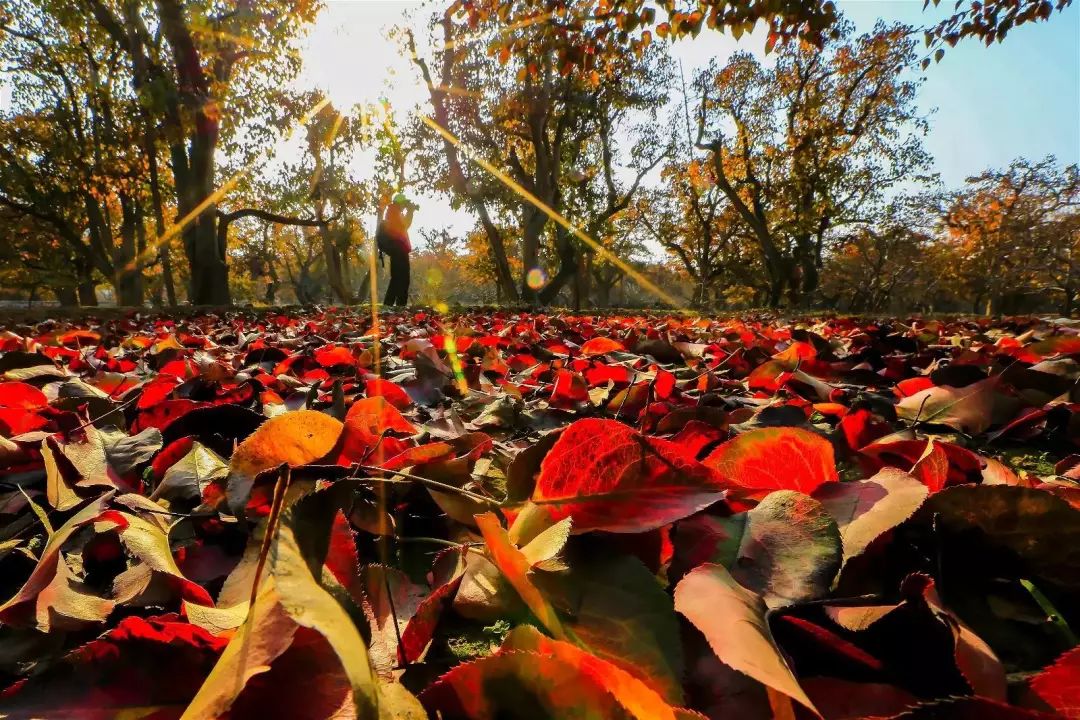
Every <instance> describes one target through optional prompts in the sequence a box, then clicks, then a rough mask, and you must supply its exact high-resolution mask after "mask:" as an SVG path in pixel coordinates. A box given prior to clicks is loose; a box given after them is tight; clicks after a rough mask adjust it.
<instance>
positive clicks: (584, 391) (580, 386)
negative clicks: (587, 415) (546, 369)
mask: <svg viewBox="0 0 1080 720" xmlns="http://www.w3.org/2000/svg"><path fill="white" fill-rule="evenodd" d="M588 401H589V388H588V386H586V385H585V378H583V377H582V376H581V375H580V374H579V373H576V372H571V371H570V370H558V371H556V373H555V386H554V387H553V388H552V390H551V404H552V405H554V406H555V407H563V408H573V407H575V406H577V405H578V404H579V403H585V402H588Z"/></svg>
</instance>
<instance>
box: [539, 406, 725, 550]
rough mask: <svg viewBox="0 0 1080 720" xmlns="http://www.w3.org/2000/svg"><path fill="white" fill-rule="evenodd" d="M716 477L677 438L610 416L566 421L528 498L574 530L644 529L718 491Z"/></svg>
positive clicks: (707, 501) (713, 498) (709, 500)
mask: <svg viewBox="0 0 1080 720" xmlns="http://www.w3.org/2000/svg"><path fill="white" fill-rule="evenodd" d="M723 490H724V486H723V485H722V478H721V477H720V476H719V475H717V474H716V473H714V472H713V471H711V470H709V469H708V468H706V467H705V466H704V465H702V464H701V463H699V462H697V461H696V460H694V458H693V457H692V456H690V455H689V454H687V453H686V451H685V450H684V449H683V448H682V447H681V446H679V445H676V444H675V443H673V442H670V441H668V440H661V439H659V438H651V437H645V436H644V435H642V434H641V433H639V432H637V431H635V430H633V429H631V428H629V427H627V426H626V425H624V424H622V423H620V422H616V421H614V420H602V419H598V418H588V419H585V420H578V421H577V422H575V423H574V424H572V425H571V426H570V427H568V428H566V430H564V431H563V432H562V434H561V435H560V436H559V439H558V440H557V441H556V442H555V445H554V446H553V447H552V448H551V451H550V452H549V453H548V454H547V456H546V457H545V458H544V460H543V462H542V463H541V465H540V475H539V477H538V478H537V480H536V486H535V487H534V489H533V493H532V498H531V499H532V501H533V502H534V503H536V504H537V505H540V506H542V507H544V508H546V509H547V510H548V512H549V513H550V515H551V518H552V519H553V520H560V519H562V518H565V517H567V516H572V517H573V518H574V532H576V533H581V532H587V531H589V530H606V531H608V532H644V531H646V530H654V529H656V528H658V527H661V526H663V525H667V524H668V523H670V522H673V521H675V520H679V519H681V518H684V517H686V516H688V515H691V514H693V513H695V512H697V511H698V510H701V509H703V508H705V507H708V506H709V505H711V504H713V503H714V502H717V501H718V500H720V499H722V498H723Z"/></svg>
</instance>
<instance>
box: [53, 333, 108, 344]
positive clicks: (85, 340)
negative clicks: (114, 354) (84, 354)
mask: <svg viewBox="0 0 1080 720" xmlns="http://www.w3.org/2000/svg"><path fill="white" fill-rule="evenodd" d="M56 342H57V343H58V344H60V345H66V346H68V347H86V346H87V345H97V344H98V343H99V342H101V335H99V334H97V333H96V332H92V331H90V330H70V331H68V332H66V333H63V334H61V335H59V336H58V337H57V338H56Z"/></svg>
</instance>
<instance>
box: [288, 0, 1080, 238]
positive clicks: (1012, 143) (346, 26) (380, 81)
mask: <svg viewBox="0 0 1080 720" xmlns="http://www.w3.org/2000/svg"><path fill="white" fill-rule="evenodd" d="M422 5H423V3H422V2H418V1H414V0H327V2H326V8H325V9H324V10H323V12H322V14H321V15H320V16H319V19H318V20H317V22H316V24H315V26H314V27H313V28H312V30H311V31H310V33H309V35H308V36H307V37H306V38H305V41H304V47H303V50H302V54H303V59H304V70H303V74H302V76H301V78H300V79H299V81H298V82H299V84H300V85H303V86H308V87H319V88H321V89H323V90H324V91H325V92H326V93H327V94H328V95H329V96H330V98H331V99H332V100H333V101H334V103H335V105H337V106H338V107H348V106H350V105H352V104H354V103H358V102H364V101H374V100H377V99H378V98H380V97H386V98H389V99H390V101H391V102H392V103H393V105H394V107H395V109H396V111H397V112H399V113H404V112H407V111H408V110H410V109H411V108H412V107H415V106H416V105H417V104H423V103H424V102H425V100H426V97H427V95H426V89H425V88H424V87H423V85H422V84H421V83H420V80H419V77H418V76H417V75H416V74H415V73H414V72H413V69H412V67H411V66H410V64H409V63H408V62H407V61H406V60H405V59H404V58H403V57H401V55H400V54H399V53H398V50H397V46H396V45H395V44H394V43H393V42H392V41H391V40H389V39H388V38H387V37H386V34H385V29H386V28H388V27H390V26H393V25H397V24H402V23H406V24H413V23H415V24H416V26H417V27H422V25H423V22H422V20H423V17H424V12H423V11H422V10H421V6H422ZM945 5H948V6H950V7H951V6H952V3H951V2H949V0H946V2H944V3H942V6H943V7H944V6H945ZM922 6H923V1H922V0H841V1H840V2H839V3H838V7H839V9H840V11H841V12H843V13H844V15H845V16H846V17H848V18H849V19H850V20H852V21H853V22H854V23H855V26H856V29H857V30H858V31H860V32H864V31H869V30H871V29H872V28H873V26H874V24H875V22H877V20H878V19H879V18H884V19H886V20H889V21H893V20H896V21H901V22H906V23H910V24H913V25H925V24H928V23H930V22H932V21H933V20H934V19H935V17H936V16H934V15H932V14H923V12H922ZM931 12H932V10H931ZM410 18H411V19H410ZM423 37H425V35H424V34H423V33H418V34H417V41H418V42H420V41H421V38H423ZM764 46H765V32H764V30H763V29H760V28H759V29H758V30H757V31H755V32H754V33H752V34H750V35H744V36H743V37H742V38H741V40H740V41H738V42H736V41H735V40H734V38H732V37H731V36H730V35H729V34H720V33H718V32H709V31H708V30H704V31H702V33H701V35H699V36H698V38H696V39H694V40H683V41H679V42H677V43H675V44H673V45H672V47H671V53H672V55H673V56H674V57H675V58H677V59H678V60H680V61H681V62H682V64H683V68H684V70H685V73H686V77H687V78H690V77H692V76H693V74H694V71H695V70H696V69H698V68H700V67H703V66H704V65H706V64H707V63H708V62H709V60H710V59H712V58H714V57H715V58H716V59H717V60H718V61H719V62H721V63H723V62H724V60H725V59H726V58H727V57H728V56H730V55H731V54H732V53H733V52H735V51H736V50H748V51H750V52H754V53H757V54H761V55H764ZM421 52H423V50H422V48H421ZM925 76H926V81H925V82H924V84H923V86H922V88H921V90H920V95H919V99H918V104H919V107H920V108H921V109H922V110H924V111H932V115H931V121H930V122H931V126H930V134H929V135H928V136H927V138H926V148H927V150H929V152H930V153H931V154H932V155H933V157H934V162H935V170H936V171H937V172H938V173H940V175H941V179H942V181H943V182H944V183H945V185H946V186H947V187H958V186H959V185H961V184H962V183H963V182H964V179H965V178H967V177H968V176H970V175H976V174H978V173H980V172H982V171H983V170H985V169H987V168H999V167H1004V166H1007V165H1008V164H1009V162H1010V161H1012V160H1013V159H1015V158H1017V157H1021V156H1023V157H1028V158H1042V157H1044V156H1045V155H1048V154H1053V155H1056V156H1057V158H1058V160H1059V161H1061V162H1062V163H1080V3H1078V4H1074V5H1073V6H1072V7H1069V8H1067V9H1066V10H1065V11H1064V12H1062V13H1055V14H1054V16H1053V17H1052V18H1051V20H1050V21H1049V22H1046V23H1038V24H1029V25H1024V26H1021V27H1019V28H1015V29H1013V30H1012V31H1011V32H1010V33H1009V34H1008V37H1007V38H1006V39H1005V41H1004V42H1003V43H1001V44H995V45H992V46H991V47H986V46H984V45H983V44H981V43H979V42H978V41H976V40H968V41H964V42H961V43H960V44H959V45H958V46H957V47H955V48H952V49H949V50H948V51H947V52H946V54H945V57H944V59H943V60H942V61H941V63H940V64H937V65H932V66H931V67H930V69H929V70H928V71H927V72H926V73H925ZM369 164H370V157H369V156H365V155H364V154H361V155H359V156H358V157H357V160H356V168H355V170H356V172H357V173H358V174H359V175H360V176H361V177H363V176H364V170H365V166H366V165H369ZM417 200H418V202H419V203H420V209H419V210H418V211H417V215H416V219H415V222H414V228H415V231H414V233H413V234H414V236H416V237H419V236H420V233H421V232H422V231H424V230H437V229H442V228H447V229H449V230H450V231H451V232H453V233H455V234H459V235H463V234H464V233H465V232H467V231H468V230H469V229H470V228H471V227H472V226H473V218H472V217H471V215H469V214H468V213H467V212H465V211H460V212H455V211H453V210H452V209H451V208H450V205H449V203H448V202H447V201H446V199H445V198H439V197H433V196H426V195H423V194H420V195H419V196H418V197H417ZM416 231H419V232H416Z"/></svg>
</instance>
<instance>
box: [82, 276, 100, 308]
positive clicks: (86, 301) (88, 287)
mask: <svg viewBox="0 0 1080 720" xmlns="http://www.w3.org/2000/svg"><path fill="white" fill-rule="evenodd" d="M97 304H98V301H97V287H96V284H95V283H94V281H93V280H84V281H83V282H81V283H79V305H81V306H82V307H97Z"/></svg>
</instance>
